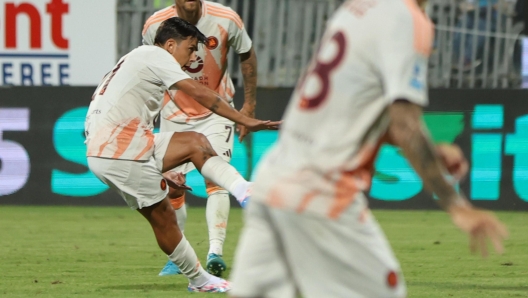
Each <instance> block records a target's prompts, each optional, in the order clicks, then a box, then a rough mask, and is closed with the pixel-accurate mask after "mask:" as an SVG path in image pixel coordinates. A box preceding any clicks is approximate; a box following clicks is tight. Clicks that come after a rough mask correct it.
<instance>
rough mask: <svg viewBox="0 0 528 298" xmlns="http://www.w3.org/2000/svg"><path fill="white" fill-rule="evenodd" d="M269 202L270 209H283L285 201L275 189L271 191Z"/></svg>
mask: <svg viewBox="0 0 528 298" xmlns="http://www.w3.org/2000/svg"><path fill="white" fill-rule="evenodd" d="M267 201H268V205H269V206H270V207H274V208H282V207H283V206H284V199H283V198H282V196H281V195H280V194H279V192H278V191H277V190H275V189H273V190H271V191H270V193H269V195H268V199H267Z"/></svg>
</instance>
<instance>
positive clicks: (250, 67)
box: [143, 0, 257, 276]
mask: <svg viewBox="0 0 528 298" xmlns="http://www.w3.org/2000/svg"><path fill="white" fill-rule="evenodd" d="M176 16H177V17H180V18H182V19H184V20H186V21H188V22H189V23H191V24H193V25H195V26H196V27H197V28H198V29H199V30H200V31H201V32H202V33H203V34H204V35H205V36H206V37H207V43H206V44H205V46H204V47H201V48H200V49H198V51H197V52H196V56H197V59H196V61H194V62H193V63H192V64H191V65H189V66H188V67H187V68H185V71H186V73H187V74H188V75H189V76H190V77H191V78H193V79H195V80H196V81H197V82H199V83H200V84H202V85H204V86H206V87H207V88H210V89H211V90H214V91H215V92H217V93H218V94H220V95H222V96H225V98H227V99H228V100H229V102H230V103H231V105H232V102H231V101H232V98H233V96H234V94H235V88H234V86H233V82H232V81H231V77H230V75H229V71H228V63H229V62H228V53H229V50H230V49H231V50H233V51H235V52H236V53H237V54H239V58H240V69H241V73H242V76H243V81H244V91H245V92H244V106H243V108H242V109H241V110H240V112H241V113H242V114H243V115H245V116H248V117H250V118H254V117H255V106H256V89H257V59H256V56H255V51H254V50H253V47H252V42H251V39H250V38H249V36H248V34H247V32H246V29H245V28H244V23H243V22H242V20H241V19H240V17H239V16H238V14H237V13H236V12H235V11H233V10H232V9H231V8H229V7H226V6H224V5H222V4H219V3H214V2H211V1H204V0H175V1H174V5H172V6H169V7H167V8H164V9H161V10H159V11H157V12H155V13H154V14H153V15H152V16H151V17H150V18H149V19H148V20H147V21H146V23H145V26H144V29H143V43H144V44H147V45H152V44H154V36H155V35H156V30H157V29H158V27H159V25H160V24H161V22H163V21H164V20H166V19H168V18H171V17H176ZM171 97H172V98H173V99H174V100H171ZM160 116H161V117H160V131H161V132H185V131H194V132H199V133H202V134H204V135H205V137H206V138H207V139H208V140H209V142H210V143H211V146H212V147H213V149H214V150H215V151H216V152H217V153H218V155H219V156H220V157H222V158H223V159H224V160H225V161H227V162H229V161H230V160H231V156H232V153H233V142H234V141H235V140H234V139H235V137H234V132H235V131H234V130H235V129H234V123H233V121H231V120H229V119H226V118H224V117H221V116H219V115H217V114H214V113H211V111H209V110H208V109H206V108H204V107H203V106H201V105H200V104H198V103H197V102H195V101H194V100H193V99H192V98H190V97H189V95H188V94H186V93H184V92H182V91H171V92H170V94H167V95H166V100H165V104H164V107H163V109H162V111H161V115H160ZM239 132H240V136H239V140H242V139H243V138H244V136H245V135H246V134H247V133H248V132H247V130H246V129H245V128H244V127H243V126H239ZM193 169H194V166H193V165H192V163H187V164H184V165H181V166H179V167H177V168H175V169H171V172H170V173H168V175H176V174H180V173H181V174H187V173H188V172H190V171H192V170H193ZM205 185H206V191H207V207H206V211H205V216H206V219H207V228H208V230H209V252H208V254H207V264H206V269H207V271H208V272H209V273H211V274H214V275H216V276H221V274H222V272H223V271H225V270H226V269H227V266H226V264H225V262H224V260H223V259H222V254H223V246H224V241H225V238H226V227H227V221H228V217H229V208H230V202H229V194H228V192H227V191H226V190H225V189H223V188H221V187H219V186H218V185H216V184H215V183H213V182H212V181H209V180H207V179H206V181H205ZM168 196H169V199H170V202H171V204H172V206H173V207H174V210H176V218H177V220H178V225H179V227H180V229H181V230H182V232H183V230H184V227H185V222H186V220H187V211H186V207H185V191H181V190H180V191H174V192H169V194H168ZM179 273H180V270H179V269H178V268H177V267H176V266H175V265H174V263H173V262H170V261H169V262H168V263H167V264H166V265H165V267H164V268H163V269H162V270H161V272H160V273H159V275H161V276H163V275H172V274H179Z"/></svg>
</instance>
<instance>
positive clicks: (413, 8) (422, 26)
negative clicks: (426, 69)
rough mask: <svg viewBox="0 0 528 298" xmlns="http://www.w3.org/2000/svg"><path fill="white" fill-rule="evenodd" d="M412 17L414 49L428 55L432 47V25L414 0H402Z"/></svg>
mask: <svg viewBox="0 0 528 298" xmlns="http://www.w3.org/2000/svg"><path fill="white" fill-rule="evenodd" d="M403 2H404V3H405V5H406V6H407V8H408V9H409V12H410V13H411V15H412V18H413V26H414V49H415V50H416V52H418V53H420V54H422V55H424V56H427V57H429V55H431V51H432V48H433V39H434V25H433V23H432V22H431V20H430V19H429V18H428V17H427V16H426V15H425V14H424V13H423V12H422V10H421V9H420V7H419V6H418V4H417V3H416V1H415V0H403Z"/></svg>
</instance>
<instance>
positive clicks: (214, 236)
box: [205, 190, 231, 255]
mask: <svg viewBox="0 0 528 298" xmlns="http://www.w3.org/2000/svg"><path fill="white" fill-rule="evenodd" d="M230 205H231V203H230V201H229V194H228V193H227V191H225V190H220V191H217V192H214V193H212V194H210V195H209V197H208V198H207V207H206V209H205V217H206V219H207V227H208V228H209V254H210V253H214V254H217V255H222V252H223V251H222V250H223V246H224V241H225V238H226V227H227V219H228V217H229V207H230Z"/></svg>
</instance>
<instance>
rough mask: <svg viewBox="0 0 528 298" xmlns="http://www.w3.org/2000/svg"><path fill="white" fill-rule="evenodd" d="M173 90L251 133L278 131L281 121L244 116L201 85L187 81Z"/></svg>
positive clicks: (174, 86)
mask: <svg viewBox="0 0 528 298" xmlns="http://www.w3.org/2000/svg"><path fill="white" fill-rule="evenodd" d="M171 89H177V90H180V91H182V92H184V93H186V94H187V95H189V96H191V97H192V98H194V99H195V100H196V101H197V102H198V103H199V104H201V105H203V106H204V107H206V108H208V109H209V110H211V112H213V113H215V114H218V115H220V116H222V117H224V118H227V119H229V120H231V121H233V122H236V123H238V124H241V125H244V126H245V127H246V128H247V129H248V130H249V131H259V130H266V129H272V130H276V129H278V126H279V125H280V121H262V120H257V119H253V118H249V117H247V116H244V115H243V114H241V113H240V112H238V111H237V110H235V109H233V108H232V107H231V106H230V105H229V104H228V103H227V100H225V99H224V98H222V97H221V96H220V95H218V94H217V93H216V92H214V91H213V90H211V89H209V88H207V87H204V86H202V85H201V84H200V83H198V82H196V81H194V80H192V79H186V80H182V81H179V82H177V83H176V84H174V85H173V86H172V87H171Z"/></svg>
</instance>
